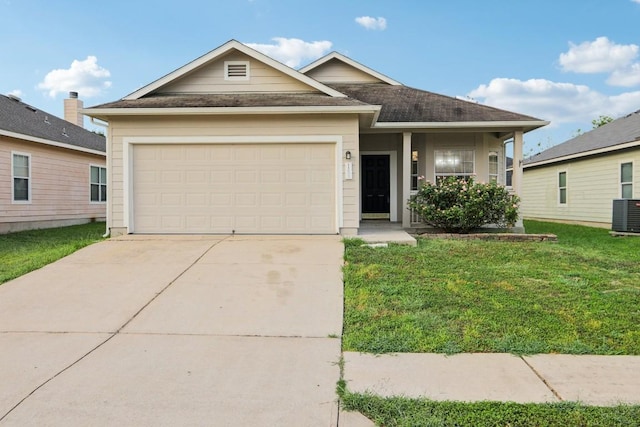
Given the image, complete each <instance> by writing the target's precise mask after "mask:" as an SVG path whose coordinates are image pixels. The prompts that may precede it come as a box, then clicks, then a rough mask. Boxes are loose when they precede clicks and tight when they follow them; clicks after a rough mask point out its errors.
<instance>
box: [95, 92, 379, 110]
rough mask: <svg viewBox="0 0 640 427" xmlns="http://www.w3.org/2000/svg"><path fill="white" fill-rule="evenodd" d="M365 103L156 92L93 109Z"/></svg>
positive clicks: (322, 97)
mask: <svg viewBox="0 0 640 427" xmlns="http://www.w3.org/2000/svg"><path fill="white" fill-rule="evenodd" d="M366 105H367V104H366V103H364V102H361V101H358V100H356V99H350V98H334V97H331V96H328V95H326V94H323V93H216V94H153V95H149V96H145V97H142V98H139V99H131V100H125V99H121V100H119V101H115V102H110V103H107V104H102V105H96V106H95V107H91V108H92V109H99V108H204V107H314V106H327V107H340V106H366Z"/></svg>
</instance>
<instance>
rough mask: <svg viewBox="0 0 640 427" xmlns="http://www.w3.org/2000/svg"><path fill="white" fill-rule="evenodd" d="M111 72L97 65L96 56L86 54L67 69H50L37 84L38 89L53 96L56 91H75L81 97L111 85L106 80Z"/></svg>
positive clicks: (96, 93) (98, 91)
mask: <svg viewBox="0 0 640 427" xmlns="http://www.w3.org/2000/svg"><path fill="white" fill-rule="evenodd" d="M110 76H111V73H110V72H109V70H107V69H106V68H103V67H101V66H99V65H98V58H96V57H95V56H87V59H85V60H83V61H79V60H77V59H76V60H74V61H73V62H72V63H71V66H70V67H69V68H67V69H57V70H51V71H49V73H48V74H47V75H46V76H45V77H44V80H43V81H42V82H40V83H39V84H38V89H41V90H44V91H47V92H48V94H49V96H50V97H52V98H55V96H56V95H57V94H58V93H66V92H69V91H75V92H78V93H79V94H80V96H82V97H83V98H90V97H93V96H97V95H100V94H101V93H102V91H103V90H105V89H108V88H109V87H111V82H110V81H108V80H107V78H109V77H110Z"/></svg>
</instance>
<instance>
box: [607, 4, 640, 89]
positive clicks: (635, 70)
mask: <svg viewBox="0 0 640 427" xmlns="http://www.w3.org/2000/svg"><path fill="white" fill-rule="evenodd" d="M638 2H640V0H638ZM607 84H610V85H611V86H625V87H631V86H638V85H640V62H636V63H635V64H632V65H631V66H629V67H626V68H623V69H620V70H615V71H614V72H613V73H611V75H610V76H609V78H608V79H607Z"/></svg>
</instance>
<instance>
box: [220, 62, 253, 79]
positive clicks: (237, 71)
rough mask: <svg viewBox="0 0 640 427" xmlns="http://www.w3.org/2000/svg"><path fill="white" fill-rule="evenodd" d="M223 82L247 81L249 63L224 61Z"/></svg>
mask: <svg viewBox="0 0 640 427" xmlns="http://www.w3.org/2000/svg"><path fill="white" fill-rule="evenodd" d="M224 79H225V80H249V61H225V62H224Z"/></svg>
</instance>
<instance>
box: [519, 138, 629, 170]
mask: <svg viewBox="0 0 640 427" xmlns="http://www.w3.org/2000/svg"><path fill="white" fill-rule="evenodd" d="M634 147H640V141H631V142H627V143H624V144H617V145H612V146H610V147H603V148H598V149H595V150H589V151H583V152H581V153H574V154H569V155H566V156H561V157H555V158H553V159H548V160H542V161H539V162H533V163H526V164H524V165H523V166H522V167H523V168H525V169H526V168H533V167H537V166H544V165H550V164H553V163H560V162H565V161H567V160H575V159H580V158H582V157H589V156H594V155H597V154H605V153H610V152H614V151H619V150H625V149H627V148H634Z"/></svg>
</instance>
